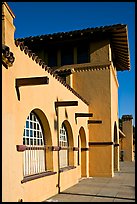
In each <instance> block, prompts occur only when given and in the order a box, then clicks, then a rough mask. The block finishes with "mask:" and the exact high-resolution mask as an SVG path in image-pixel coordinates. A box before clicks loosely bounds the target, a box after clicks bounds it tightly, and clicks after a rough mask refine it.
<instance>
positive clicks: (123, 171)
mask: <svg viewBox="0 0 137 204" xmlns="http://www.w3.org/2000/svg"><path fill="white" fill-rule="evenodd" d="M44 202H135V161H133V162H120V171H119V172H118V173H115V176H114V177H113V178H102V177H91V178H84V179H81V180H80V181H79V183H78V184H76V185H74V186H72V187H70V188H68V189H67V190H65V191H63V192H61V193H60V194H57V195H55V196H53V197H51V198H49V199H47V200H45V201H44Z"/></svg>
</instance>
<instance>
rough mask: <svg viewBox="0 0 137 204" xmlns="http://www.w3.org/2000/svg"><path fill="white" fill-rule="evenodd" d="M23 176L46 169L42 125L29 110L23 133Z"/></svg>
mask: <svg viewBox="0 0 137 204" xmlns="http://www.w3.org/2000/svg"><path fill="white" fill-rule="evenodd" d="M23 144H24V145H26V146H27V150H26V151H25V152H24V176H28V175H32V174H37V173H41V172H44V171H45V170H46V166H45V161H46V160H45V148H44V145H45V144H44V137H43V131H42V126H41V124H40V121H39V119H38V117H37V116H36V115H35V114H34V113H33V112H31V113H30V115H29V116H28V118H27V120H26V125H25V127H24V134H23Z"/></svg>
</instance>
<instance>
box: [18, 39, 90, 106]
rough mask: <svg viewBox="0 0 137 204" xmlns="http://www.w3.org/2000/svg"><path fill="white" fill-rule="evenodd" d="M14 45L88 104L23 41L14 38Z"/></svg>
mask: <svg viewBox="0 0 137 204" xmlns="http://www.w3.org/2000/svg"><path fill="white" fill-rule="evenodd" d="M15 45H16V46H17V47H18V46H19V47H20V50H21V51H24V53H25V54H26V55H27V54H28V56H29V57H32V60H33V61H34V60H35V62H36V63H38V64H39V65H40V66H42V68H43V69H45V71H47V72H48V73H49V74H50V75H52V76H53V77H54V78H55V79H57V80H58V81H59V82H60V83H61V84H63V85H64V86H65V87H66V88H67V89H68V90H70V91H71V92H72V93H73V94H74V95H76V96H77V97H78V98H79V99H81V100H82V101H83V102H84V103H85V104H87V105H89V103H88V102H87V101H86V100H85V99H84V98H83V97H82V96H80V95H79V94H78V93H77V92H76V91H75V90H74V89H73V88H72V87H71V86H70V85H69V84H67V83H66V82H65V81H64V80H63V79H62V78H61V77H60V76H58V75H57V74H56V73H54V71H53V70H52V69H51V67H48V66H47V65H46V64H45V62H44V61H43V60H42V59H40V58H39V57H38V56H37V55H36V54H35V53H33V52H32V51H31V50H29V49H28V46H25V45H24V42H20V41H18V40H15Z"/></svg>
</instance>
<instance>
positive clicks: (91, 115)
mask: <svg viewBox="0 0 137 204" xmlns="http://www.w3.org/2000/svg"><path fill="white" fill-rule="evenodd" d="M78 117H93V113H75V118H78Z"/></svg>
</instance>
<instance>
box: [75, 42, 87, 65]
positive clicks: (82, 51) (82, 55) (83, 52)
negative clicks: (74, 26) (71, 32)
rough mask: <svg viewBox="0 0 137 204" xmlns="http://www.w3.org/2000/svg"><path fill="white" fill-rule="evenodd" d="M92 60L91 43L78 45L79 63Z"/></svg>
mask: <svg viewBox="0 0 137 204" xmlns="http://www.w3.org/2000/svg"><path fill="white" fill-rule="evenodd" d="M88 62H90V52H89V45H84V44H83V45H80V46H78V47H77V63H78V64H81V63H88Z"/></svg>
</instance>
